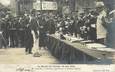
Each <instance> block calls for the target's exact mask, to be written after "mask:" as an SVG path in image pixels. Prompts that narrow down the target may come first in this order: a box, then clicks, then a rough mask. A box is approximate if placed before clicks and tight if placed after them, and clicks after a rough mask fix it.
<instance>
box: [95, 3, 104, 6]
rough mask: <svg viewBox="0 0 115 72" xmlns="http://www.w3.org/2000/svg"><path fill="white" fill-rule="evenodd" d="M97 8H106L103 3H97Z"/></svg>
mask: <svg viewBox="0 0 115 72" xmlns="http://www.w3.org/2000/svg"><path fill="white" fill-rule="evenodd" d="M96 7H104V3H103V2H97V3H96Z"/></svg>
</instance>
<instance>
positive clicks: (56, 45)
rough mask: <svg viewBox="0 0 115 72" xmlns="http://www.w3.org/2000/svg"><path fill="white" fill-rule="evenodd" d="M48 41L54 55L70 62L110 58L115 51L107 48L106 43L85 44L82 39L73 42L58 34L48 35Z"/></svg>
mask: <svg viewBox="0 0 115 72" xmlns="http://www.w3.org/2000/svg"><path fill="white" fill-rule="evenodd" d="M46 42H47V47H48V49H49V51H50V52H51V53H52V55H53V56H55V57H56V58H57V59H59V60H61V61H62V60H64V61H67V63H70V64H71V63H74V62H75V63H87V62H92V61H96V60H97V59H109V58H111V57H112V54H113V53H114V52H115V50H114V49H111V48H105V47H104V45H100V44H98V43H90V44H85V43H84V42H82V41H78V42H75V43H72V42H70V41H68V40H61V39H60V38H59V37H58V36H56V35H48V38H47V41H46ZM93 46H94V47H93Z"/></svg>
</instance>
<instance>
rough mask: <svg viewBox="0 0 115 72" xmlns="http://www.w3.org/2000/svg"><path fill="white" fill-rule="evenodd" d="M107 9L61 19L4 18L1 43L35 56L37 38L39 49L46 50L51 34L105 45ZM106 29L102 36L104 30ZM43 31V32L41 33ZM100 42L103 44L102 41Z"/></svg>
mask: <svg viewBox="0 0 115 72" xmlns="http://www.w3.org/2000/svg"><path fill="white" fill-rule="evenodd" d="M104 12H105V11H104V9H103V5H102V4H101V5H100V6H99V5H98V7H97V10H90V11H88V12H81V13H79V14H78V12H77V14H76V15H72V14H68V15H63V16H60V15H58V14H55V15H48V14H43V13H42V14H35V13H31V14H26V13H24V14H21V15H17V16H15V17H14V16H12V15H11V14H10V13H7V12H6V14H4V15H1V16H0V33H1V34H0V35H1V36H0V37H1V38H0V39H1V40H2V41H3V42H2V47H5V48H6V47H13V48H14V47H25V48H26V50H25V51H26V52H29V53H32V47H33V43H34V40H33V39H34V38H33V34H32V32H31V31H34V34H35V38H36V39H38V38H39V47H40V48H42V47H45V48H46V44H45V39H46V38H47V34H55V33H61V34H62V35H69V36H75V37H77V38H82V39H84V40H91V41H92V42H98V41H100V42H101V43H104V39H105V36H106V35H105V34H106V32H105V33H104V30H105V28H106V25H104V24H103V26H102V23H104V22H105V21H104V19H103V17H104V18H105V17H106V16H105V15H104V14H105V13H104ZM99 27H101V29H103V31H102V32H98V30H99V31H101V30H100V28H99ZM38 31H39V32H38ZM98 38H99V40H98Z"/></svg>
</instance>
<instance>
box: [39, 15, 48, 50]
mask: <svg viewBox="0 0 115 72" xmlns="http://www.w3.org/2000/svg"><path fill="white" fill-rule="evenodd" d="M46 33H47V23H46V21H45V19H44V18H43V17H42V18H40V20H39V49H40V50H41V48H44V49H46Z"/></svg>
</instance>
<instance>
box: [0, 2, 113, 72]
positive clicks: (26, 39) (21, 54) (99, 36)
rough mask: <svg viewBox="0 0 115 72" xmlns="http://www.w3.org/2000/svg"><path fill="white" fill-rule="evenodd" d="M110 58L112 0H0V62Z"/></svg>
mask: <svg viewBox="0 0 115 72" xmlns="http://www.w3.org/2000/svg"><path fill="white" fill-rule="evenodd" d="M114 63H115V0H0V64H6V65H7V64H60V65H61V64H69V65H70V64H75V65H77V64H78V65H84V64H85V65H86V64H87V65H113V64H114ZM30 72H31V71H30ZM79 72H80V71H79ZM94 72H109V71H94ZM113 72H114V71H113Z"/></svg>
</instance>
